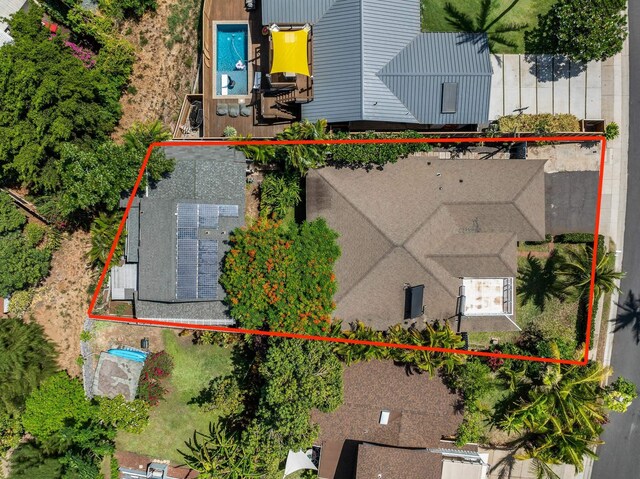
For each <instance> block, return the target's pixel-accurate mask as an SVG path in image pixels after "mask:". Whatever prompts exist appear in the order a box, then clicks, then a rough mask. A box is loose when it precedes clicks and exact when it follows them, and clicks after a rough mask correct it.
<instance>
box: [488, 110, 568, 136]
mask: <svg viewBox="0 0 640 479" xmlns="http://www.w3.org/2000/svg"><path fill="white" fill-rule="evenodd" d="M498 129H499V130H500V132H502V133H513V132H534V133H540V134H545V133H546V134H548V133H558V132H578V131H580V122H579V121H578V118H576V117H575V116H574V115H570V114H567V113H561V114H557V115H552V114H550V113H540V114H526V113H525V114H522V115H506V116H501V117H500V118H498Z"/></svg>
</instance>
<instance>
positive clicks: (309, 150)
mask: <svg viewBox="0 0 640 479" xmlns="http://www.w3.org/2000/svg"><path fill="white" fill-rule="evenodd" d="M325 138H327V120H318V121H316V122H315V123H312V122H310V121H308V120H303V121H301V122H299V123H293V124H292V125H291V126H290V127H288V128H285V130H284V131H282V132H281V133H278V134H277V135H276V139H277V140H288V141H297V140H323V139H325ZM325 150H326V145H323V144H308V145H307V144H302V145H301V144H297V145H282V146H280V147H278V148H277V149H276V160H279V161H281V162H282V163H283V164H284V167H285V169H286V170H288V171H295V172H297V173H299V174H300V175H301V176H304V175H306V173H307V171H309V170H310V169H311V168H319V167H321V166H324V164H325V162H326V155H325Z"/></svg>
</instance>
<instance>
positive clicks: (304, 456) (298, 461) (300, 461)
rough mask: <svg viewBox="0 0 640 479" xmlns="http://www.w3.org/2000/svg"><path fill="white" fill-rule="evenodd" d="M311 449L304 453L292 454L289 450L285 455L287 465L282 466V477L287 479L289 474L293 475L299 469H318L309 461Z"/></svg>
mask: <svg viewBox="0 0 640 479" xmlns="http://www.w3.org/2000/svg"><path fill="white" fill-rule="evenodd" d="M311 454H312V449H308V450H307V451H306V452H305V451H298V452H293V451H291V450H289V454H288V455H287V463H286V465H285V466H284V476H283V477H287V476H288V475H289V474H293V473H294V472H296V471H300V470H301V469H311V470H314V471H317V470H318V468H317V467H316V465H315V464H314V463H313V462H312V461H311Z"/></svg>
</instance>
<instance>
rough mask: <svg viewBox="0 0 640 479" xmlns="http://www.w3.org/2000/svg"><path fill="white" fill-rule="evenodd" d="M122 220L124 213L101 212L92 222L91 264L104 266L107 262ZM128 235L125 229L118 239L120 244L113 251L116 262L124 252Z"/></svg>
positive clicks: (89, 257) (89, 256)
mask: <svg viewBox="0 0 640 479" xmlns="http://www.w3.org/2000/svg"><path fill="white" fill-rule="evenodd" d="M120 221H122V213H114V214H112V215H108V214H106V213H100V216H98V217H97V218H96V219H95V220H94V221H93V223H92V224H91V249H90V250H89V253H88V254H87V258H88V260H89V263H90V264H91V265H93V266H97V267H102V266H104V265H105V263H106V262H107V257H108V256H109V251H111V246H112V245H113V240H114V238H115V237H116V234H117V233H118V228H119V226H120ZM126 236H127V232H126V230H123V231H122V234H121V235H120V240H119V241H118V246H117V247H116V250H115V251H114V253H113V260H115V261H116V262H117V261H118V260H119V259H120V257H121V256H122V255H123V253H124V243H125V238H126Z"/></svg>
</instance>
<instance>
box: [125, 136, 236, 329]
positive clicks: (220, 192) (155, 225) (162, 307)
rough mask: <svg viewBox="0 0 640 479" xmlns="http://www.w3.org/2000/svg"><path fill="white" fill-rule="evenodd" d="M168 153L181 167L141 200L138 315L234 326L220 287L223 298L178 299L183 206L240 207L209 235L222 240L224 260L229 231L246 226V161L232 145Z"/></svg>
mask: <svg viewBox="0 0 640 479" xmlns="http://www.w3.org/2000/svg"><path fill="white" fill-rule="evenodd" d="M165 152H166V154H167V156H168V157H172V158H175V159H176V166H175V170H174V171H173V172H172V173H171V175H170V176H169V177H168V178H165V179H162V180H161V181H159V182H158V184H157V185H156V187H155V188H152V189H150V190H149V191H148V196H147V197H144V198H142V199H141V200H140V208H139V211H140V213H139V224H140V238H139V245H140V246H139V254H138V285H139V286H138V292H137V294H136V296H135V301H134V303H135V304H134V307H135V314H136V317H138V318H146V319H167V320H210V324H229V322H230V318H229V316H228V312H227V308H226V307H225V306H224V305H223V304H222V303H221V301H219V300H220V299H222V298H223V297H224V291H223V289H222V287H221V286H219V285H218V294H217V298H218V299H219V300H217V301H209V300H195V301H194V300H193V299H189V300H181V301H179V300H177V299H176V296H177V295H176V279H177V274H176V269H177V258H176V256H177V249H176V246H177V216H176V215H177V205H178V204H179V203H197V204H214V205H238V211H239V214H238V217H220V218H219V220H218V227H217V228H216V229H208V230H207V233H208V236H207V239H215V240H217V241H218V259H219V260H220V262H221V261H222V258H223V257H224V254H225V253H226V251H227V250H228V248H229V246H228V245H227V244H226V239H227V238H228V235H229V233H231V231H233V230H234V229H236V228H238V227H240V226H243V225H244V202H245V201H244V200H245V196H244V195H245V188H244V187H245V169H246V159H245V157H244V156H243V155H242V154H241V153H239V152H236V151H234V150H232V149H230V148H227V147H215V146H214V147H201V146H193V147H165ZM131 211H132V212H133V211H134V210H133V208H132V210H131ZM200 233H203V234H204V230H203V229H202V228H201V229H200V230H199V233H198V234H200ZM220 264H221V263H220Z"/></svg>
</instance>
